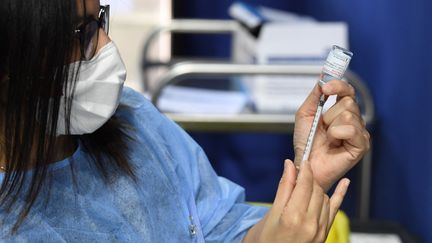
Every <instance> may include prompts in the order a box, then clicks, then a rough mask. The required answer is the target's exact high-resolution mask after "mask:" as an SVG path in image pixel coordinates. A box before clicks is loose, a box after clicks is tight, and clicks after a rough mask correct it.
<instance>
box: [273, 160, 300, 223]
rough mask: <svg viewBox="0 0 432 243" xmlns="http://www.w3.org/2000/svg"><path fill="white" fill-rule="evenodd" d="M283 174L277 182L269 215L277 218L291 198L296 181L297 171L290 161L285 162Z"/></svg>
mask: <svg viewBox="0 0 432 243" xmlns="http://www.w3.org/2000/svg"><path fill="white" fill-rule="evenodd" d="M284 167H285V168H284V172H283V175H282V178H281V180H280V182H279V187H278V190H277V192H276V197H275V200H274V202H273V207H272V209H271V214H274V215H275V216H277V217H279V216H280V215H281V214H282V211H283V209H284V208H285V205H286V204H287V202H288V200H289V199H290V197H291V193H292V191H293V190H294V187H295V184H296V180H297V170H296V168H295V166H294V164H293V162H292V161H291V160H288V159H287V160H285V164H284Z"/></svg>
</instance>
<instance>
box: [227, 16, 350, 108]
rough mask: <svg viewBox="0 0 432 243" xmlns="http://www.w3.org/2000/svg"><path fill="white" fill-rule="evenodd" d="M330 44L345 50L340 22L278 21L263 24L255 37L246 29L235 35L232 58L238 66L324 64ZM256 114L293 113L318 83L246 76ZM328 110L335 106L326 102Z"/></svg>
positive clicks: (308, 78) (345, 30) (344, 31)
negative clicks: (251, 64) (247, 64)
mask: <svg viewBox="0 0 432 243" xmlns="http://www.w3.org/2000/svg"><path fill="white" fill-rule="evenodd" d="M333 45H339V46H341V47H344V48H348V27H347V25H346V24H345V23H342V22H332V23H320V22H277V23H267V24H265V25H264V26H263V27H262V29H261V32H260V35H259V37H258V38H255V37H254V36H253V35H251V34H250V33H249V32H248V31H247V30H246V29H242V30H241V31H240V32H239V33H237V34H236V36H235V38H234V41H233V58H234V60H235V61H236V62H239V63H254V64H311V65H323V64H324V61H325V59H326V58H327V56H328V53H329V51H330V50H331V48H332V46H333ZM243 80H244V81H245V82H244V83H245V84H246V87H247V89H248V90H249V92H250V95H251V98H252V100H253V101H254V103H255V107H256V108H257V110H258V112H262V113H269V112H271V113H274V112H277V113H281V112H282V113H295V111H296V110H297V109H298V107H299V106H300V105H301V104H302V103H303V101H304V99H305V98H306V97H307V95H308V94H309V92H310V91H311V89H312V88H313V86H314V85H315V83H316V81H317V77H316V75H313V76H295V77H294V76H284V77H268V76H266V77H264V76H258V77H254V78H252V77H247V78H246V77H245V78H243ZM328 103H329V104H327V105H326V108H328V107H329V106H330V105H332V103H334V98H333V99H331V100H329V102H328Z"/></svg>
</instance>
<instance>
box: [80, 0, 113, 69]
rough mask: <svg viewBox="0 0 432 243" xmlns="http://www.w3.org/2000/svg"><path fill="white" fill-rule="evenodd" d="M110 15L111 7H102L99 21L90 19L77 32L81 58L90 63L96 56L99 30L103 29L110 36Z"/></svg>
mask: <svg viewBox="0 0 432 243" xmlns="http://www.w3.org/2000/svg"><path fill="white" fill-rule="evenodd" d="M109 14H110V6H109V5H102V6H100V10H99V14H98V19H94V18H88V19H86V20H85V21H84V23H82V24H81V25H80V26H79V27H78V28H77V29H76V30H75V34H77V35H78V38H79V41H80V49H81V58H82V59H84V60H86V61H88V60H90V59H92V58H93V57H94V55H95V54H96V50H97V46H98V41H99V29H100V28H102V29H103V30H104V31H105V33H106V34H107V35H108V32H109Z"/></svg>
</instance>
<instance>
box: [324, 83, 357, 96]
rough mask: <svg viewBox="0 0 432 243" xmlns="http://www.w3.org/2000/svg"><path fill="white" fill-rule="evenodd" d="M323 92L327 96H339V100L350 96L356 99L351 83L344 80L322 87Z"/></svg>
mask: <svg viewBox="0 0 432 243" xmlns="http://www.w3.org/2000/svg"><path fill="white" fill-rule="evenodd" d="M322 92H323V93H324V94H325V95H327V96H330V95H337V96H338V98H339V99H340V98H342V97H345V96H349V97H352V98H355V89H354V87H353V86H351V85H350V84H349V83H347V82H345V81H342V80H331V81H329V82H327V83H326V84H325V85H323V87H322Z"/></svg>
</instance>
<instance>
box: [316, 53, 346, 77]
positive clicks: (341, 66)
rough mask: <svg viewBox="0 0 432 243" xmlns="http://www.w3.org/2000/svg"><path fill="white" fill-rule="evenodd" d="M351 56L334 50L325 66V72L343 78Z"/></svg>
mask: <svg viewBox="0 0 432 243" xmlns="http://www.w3.org/2000/svg"><path fill="white" fill-rule="evenodd" d="M350 61H351V57H350V56H348V55H346V54H345V53H343V52H342V51H339V50H337V49H336V50H332V51H331V52H330V53H329V55H328V57H327V60H326V62H325V64H324V67H323V72H324V73H326V74H328V75H331V76H333V77H335V78H337V79H341V78H343V76H344V74H345V71H346V70H347V68H348V65H349V63H350Z"/></svg>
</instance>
